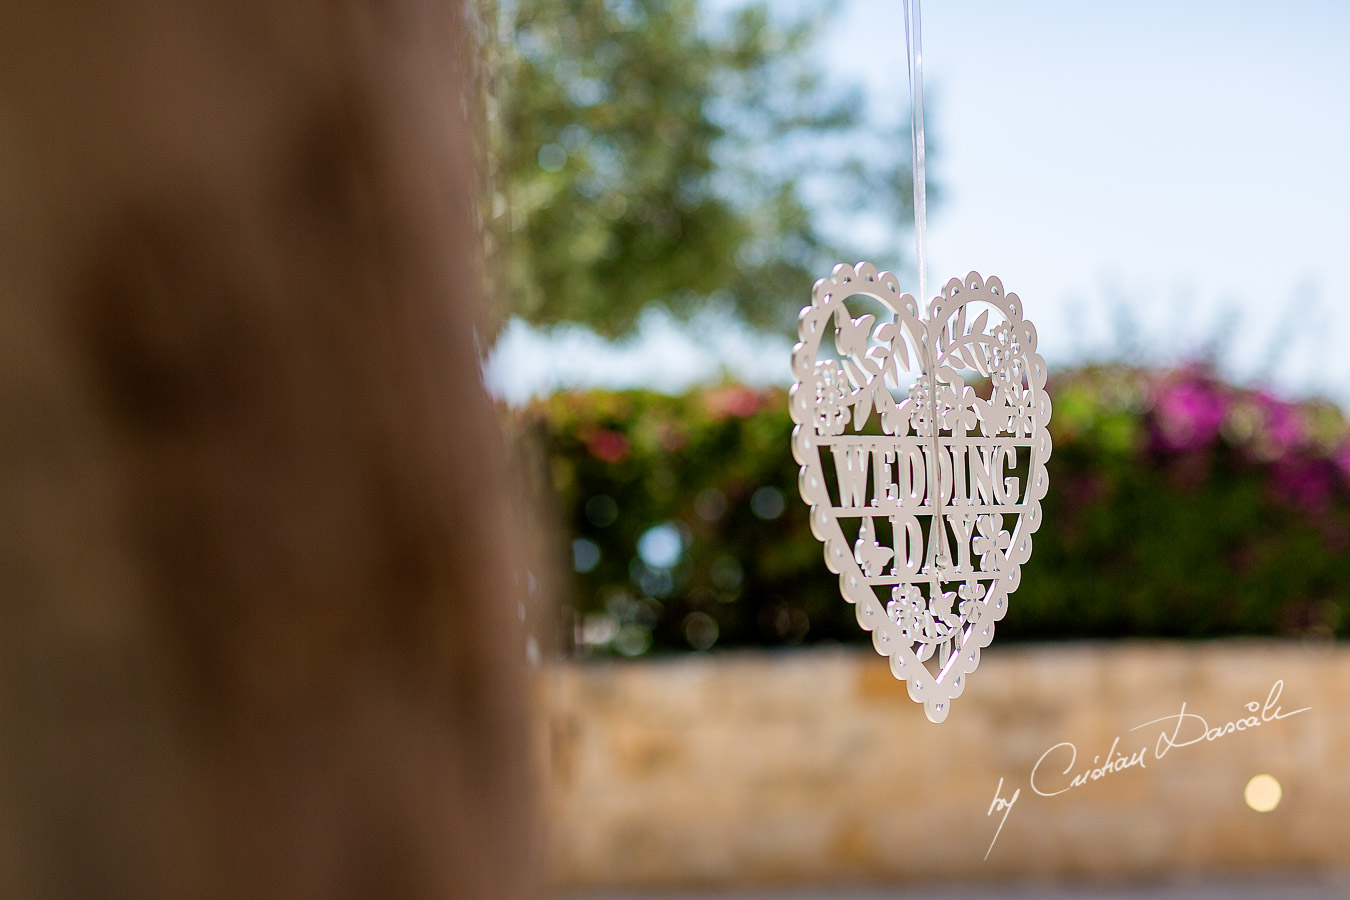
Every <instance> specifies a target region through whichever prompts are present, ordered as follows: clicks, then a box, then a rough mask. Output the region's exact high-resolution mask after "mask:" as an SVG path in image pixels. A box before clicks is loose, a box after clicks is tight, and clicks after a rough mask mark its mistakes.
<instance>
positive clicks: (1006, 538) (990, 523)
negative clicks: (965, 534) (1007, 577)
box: [970, 513, 1012, 572]
mask: <svg viewBox="0 0 1350 900" xmlns="http://www.w3.org/2000/svg"><path fill="white" fill-rule="evenodd" d="M975 530H976V531H978V532H979V533H978V534H977V535H975V539H974V540H973V541H971V543H970V546H971V549H973V550H974V551H975V552H976V553H978V554H980V570H981V571H983V572H999V571H1002V569H1003V565H1004V563H1006V562H1007V559H1008V553H1007V551H1008V548H1009V547H1010V546H1012V535H1010V534H1008V532H1006V531H1004V530H1003V516H1002V514H1000V513H989V514H987V515H982V516H979V517H977V518H976V520H975Z"/></svg>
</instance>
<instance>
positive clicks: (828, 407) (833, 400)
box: [814, 359, 850, 434]
mask: <svg viewBox="0 0 1350 900" xmlns="http://www.w3.org/2000/svg"><path fill="white" fill-rule="evenodd" d="M814 381H815V384H814V390H815V393H816V430H817V431H818V432H819V433H820V434H843V433H844V426H845V425H846V424H847V423H848V417H849V414H850V410H849V404H848V396H849V393H850V388H849V383H848V378H847V377H846V376H845V375H844V370H843V369H841V368H839V363H837V362H835V361H834V360H832V359H829V360H825V361H824V362H820V363H817V364H816V371H815V376H814Z"/></svg>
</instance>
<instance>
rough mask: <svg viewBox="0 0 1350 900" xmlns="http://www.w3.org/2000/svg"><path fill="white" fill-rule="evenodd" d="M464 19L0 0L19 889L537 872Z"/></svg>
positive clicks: (7, 626)
mask: <svg viewBox="0 0 1350 900" xmlns="http://www.w3.org/2000/svg"><path fill="white" fill-rule="evenodd" d="M465 10H466V7H465V6H464V5H463V4H461V3H457V2H454V0H445V2H436V0H406V2H391V3H369V2H354V0H353V2H338V3H312V2H311V3H303V2H267V3H258V2H239V0H233V2H210V0H195V2H185V3H176V4H160V3H153V2H122V3H110V4H93V5H91V4H76V3H70V2H66V0H55V2H52V0H43V2H36V0H11V2H8V3H6V4H4V5H3V10H0V895H3V896H8V897H25V898H27V897H62V898H67V897H94V896H98V897H128V898H131V897H135V898H145V897H243V896H258V897H288V898H308V897H314V898H319V897H323V898H333V897H437V896H439V897H466V898H468V897H493V898H497V897H506V898H509V897H516V896H521V895H523V894H524V893H525V892H526V891H527V890H528V886H529V873H530V860H531V856H532V846H533V842H532V840H531V832H530V826H529V821H530V815H531V809H530V797H529V793H530V778H531V775H530V771H529V768H528V765H527V763H528V757H529V754H528V752H527V749H526V745H527V742H528V737H527V725H528V723H527V709H526V698H525V687H526V681H525V673H524V671H523V669H522V667H523V652H522V650H521V646H522V645H521V642H520V634H519V622H518V616H517V615H516V610H517V604H518V597H517V591H518V587H517V585H518V583H519V581H518V578H517V572H518V570H519V568H520V565H521V563H522V560H521V558H520V556H519V553H518V552H516V551H514V550H513V549H512V546H513V545H512V534H513V529H511V528H510V527H509V525H508V523H507V521H506V518H505V514H504V512H503V507H504V504H503V496H502V495H503V485H504V483H505V480H504V479H505V473H504V471H503V468H502V466H503V454H502V452H501V448H500V447H499V446H498V438H497V432H496V430H495V423H494V419H493V413H492V410H491V408H490V405H489V402H488V400H487V398H486V396H485V395H484V392H483V389H482V385H481V381H480V377H479V369H478V358H477V352H476V349H475V343H474V338H473V334H472V325H473V322H474V320H475V316H476V315H477V306H478V303H479V300H480V295H481V292H480V291H479V288H478V284H479V282H478V276H477V268H478V267H477V264H476V256H477V249H478V244H477V240H476V238H475V234H474V223H473V218H472V216H473V209H472V207H473V203H472V201H473V199H474V196H475V191H476V187H475V181H474V167H473V165H472V161H473V151H472V141H471V140H470V128H469V127H468V125H467V124H466V122H467V121H468V119H470V118H472V116H470V115H466V109H469V108H471V107H472V106H473V104H472V102H466V98H469V97H471V96H472V87H471V85H469V81H470V80H471V78H472V65H471V61H472V60H473V58H474V54H475V48H474V46H473V44H472V41H471V39H470V37H469V36H468V35H469V30H468V29H467V28H466V22H465V17H466V15H467V13H466V12H465Z"/></svg>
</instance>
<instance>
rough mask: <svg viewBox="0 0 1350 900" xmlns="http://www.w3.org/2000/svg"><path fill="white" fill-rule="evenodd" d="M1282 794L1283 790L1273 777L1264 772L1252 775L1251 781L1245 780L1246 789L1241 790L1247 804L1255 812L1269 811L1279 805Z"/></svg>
mask: <svg viewBox="0 0 1350 900" xmlns="http://www.w3.org/2000/svg"><path fill="white" fill-rule="evenodd" d="M1283 795H1284V791H1283V790H1282V789H1281V788H1280V783H1279V782H1278V781H1276V780H1275V777H1274V776H1273V775H1265V774H1262V775H1253V776H1252V779H1251V781H1248V782H1247V788H1246V790H1244V791H1243V792H1242V797H1243V799H1244V800H1246V801H1247V805H1248V806H1250V807H1251V808H1252V809H1254V810H1256V811H1257V812H1270V811H1271V810H1272V809H1274V808H1275V807H1277V806H1279V805H1280V798H1281V797H1282V796H1283Z"/></svg>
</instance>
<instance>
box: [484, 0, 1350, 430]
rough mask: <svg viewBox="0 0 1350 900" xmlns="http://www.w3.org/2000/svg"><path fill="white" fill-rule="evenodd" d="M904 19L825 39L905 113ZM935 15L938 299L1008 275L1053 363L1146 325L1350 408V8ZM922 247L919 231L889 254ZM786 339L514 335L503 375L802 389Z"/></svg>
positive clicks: (836, 68)
mask: <svg viewBox="0 0 1350 900" xmlns="http://www.w3.org/2000/svg"><path fill="white" fill-rule="evenodd" d="M900 9H901V4H900V2H899V0H845V2H843V3H842V4H841V7H840V13H839V16H838V18H837V20H836V23H835V25H834V26H833V27H832V28H831V29H830V31H828V32H827V33H826V34H824V35H822V45H821V46H822V49H823V51H824V53H823V60H822V62H823V64H824V65H825V66H826V67H827V68H828V69H829V70H830V71H831V72H833V73H834V74H835V75H836V76H837V77H838V78H840V79H841V80H846V81H852V82H858V83H862V84H864V85H865V86H866V88H867V92H868V102H869V104H870V106H871V109H872V110H873V111H874V112H875V113H876V115H877V116H878V118H879V119H889V120H894V119H895V118H896V116H898V115H903V114H904V112H905V110H906V109H907V107H908V93H907V87H906V82H905V68H904V66H905V61H904V30H903V27H904V26H903V19H902V17H901V12H900ZM923 26H924V31H923V43H924V65H925V78H926V88H927V91H926V95H925V97H926V102H927V104H928V113H929V115H928V127H929V130H930V133H931V137H932V145H933V146H934V149H935V155H934V163H933V169H934V172H933V176H934V179H935V180H936V181H937V182H938V183H940V185H941V187H942V202H941V204H940V205H938V206H937V207H936V208H935V209H933V210H932V213H931V215H930V219H929V230H928V243H929V273H930V276H929V277H930V282H932V284H931V285H930V288H931V289H932V290H935V289H936V286H937V285H938V284H940V283H941V281H945V280H946V279H947V278H948V277H951V276H952V275H963V274H965V273H966V272H967V271H969V270H972V269H974V270H977V271H979V272H981V273H982V274H985V275H990V274H994V275H998V276H999V277H1000V278H1002V280H1003V282H1004V284H1005V285H1007V287H1008V288H1009V290H1013V291H1016V292H1017V293H1018V294H1020V295H1021V297H1022V299H1023V302H1024V303H1025V305H1026V309H1027V314H1028V316H1029V317H1030V318H1032V320H1033V321H1035V322H1036V324H1037V328H1038V331H1039V334H1040V337H1041V347H1042V350H1043V352H1044V353H1045V356H1046V357H1047V360H1048V361H1049V362H1050V364H1051V365H1052V366H1053V365H1055V364H1057V363H1058V364H1067V363H1070V362H1073V361H1075V360H1077V359H1082V358H1087V357H1094V356H1102V355H1106V354H1112V353H1116V352H1118V351H1119V350H1121V349H1122V348H1123V344H1124V342H1125V341H1126V338H1125V334H1124V332H1126V331H1133V333H1134V334H1135V335H1136V339H1137V341H1138V342H1139V343H1140V344H1142V345H1143V348H1144V349H1143V350H1142V351H1140V354H1139V355H1142V356H1143V357H1144V358H1151V359H1157V360H1163V361H1166V360H1173V359H1179V358H1184V357H1187V356H1193V355H1195V354H1196V353H1198V352H1200V348H1202V347H1204V346H1207V345H1212V344H1217V345H1218V346H1219V348H1220V349H1219V350H1218V358H1219V360H1220V361H1221V362H1222V363H1223V365H1224V367H1225V368H1226V369H1227V371H1228V372H1229V374H1230V375H1232V376H1233V377H1236V378H1238V379H1240V380H1243V381H1246V382H1252V383H1265V384H1271V385H1273V386H1275V387H1277V388H1279V389H1282V390H1284V391H1286V392H1295V393H1310V392H1320V393H1324V394H1328V395H1330V396H1333V397H1335V398H1336V399H1338V400H1340V401H1341V402H1342V403H1343V404H1350V348H1348V347H1347V346H1346V345H1347V342H1348V341H1350V278H1348V277H1347V276H1346V275H1344V274H1343V273H1342V270H1343V269H1345V268H1346V266H1347V262H1346V260H1347V256H1350V46H1348V45H1350V4H1339V3H1333V2H1320V3H1318V2H1285V3H1282V4H1269V3H1266V4H1258V3H1243V2H1230V3H1222V4H1221V3H1163V2H1147V0H1146V2H1134V3H1128V4H1126V3H1112V4H1104V3H1089V2H1082V0H1080V2H1074V3H1070V2H1022V3H1010V2H993V0H983V2H976V0H967V2H957V0H947V2H944V0H928V2H926V3H924V6H923ZM912 257H913V249H912V245H911V244H910V237H909V236H908V235H907V236H906V238H905V244H904V246H902V247H898V248H897V249H896V255H895V256H894V258H891V259H877V260H874V261H875V262H877V263H878V264H879V265H882V266H884V267H888V268H889V267H894V266H896V265H897V264H899V263H900V262H902V261H907V260H910V259H912ZM850 261H852V260H850ZM901 271H902V272H903V271H904V269H903V268H902V270H901ZM822 274H824V273H822ZM909 289H911V290H913V289H914V286H913V285H912V284H911V285H909ZM808 290H809V285H803V288H802V298H805V297H806V295H807V291H808ZM931 292H932V291H931V290H930V293H931ZM802 298H785V301H784V302H792V303H796V302H798V301H799V300H801V299H802ZM1123 323H1124V324H1123ZM710 335H711V336H712V337H713V339H712V340H709V336H710ZM786 343H787V342H786V341H780V340H773V339H764V338H758V337H756V336H754V335H749V334H746V333H744V332H741V331H739V330H737V329H735V328H733V327H730V326H728V325H727V324H726V323H721V322H716V321H712V320H704V321H701V322H696V323H695V324H694V325H693V326H692V328H690V329H680V328H678V327H676V326H674V325H672V324H671V323H669V322H668V321H665V320H664V319H662V318H661V317H659V316H653V317H651V318H650V319H649V320H648V322H647V325H646V327H645V328H644V329H643V332H642V334H640V335H639V336H638V338H637V339H635V340H634V341H630V342H629V343H628V344H627V345H625V346H621V347H618V348H615V347H610V346H606V345H604V344H603V342H600V341H598V340H595V339H594V338H590V337H589V336H587V335H585V334H584V333H582V332H580V331H576V330H567V331H565V332H562V333H555V334H541V333H539V332H534V331H531V330H530V329H527V328H524V327H521V326H515V327H513V328H512V329H510V330H508V332H507V334H506V336H505V338H504V340H503V341H502V343H501V345H500V347H499V352H498V357H497V359H496V360H495V361H494V363H493V365H492V366H491V367H490V379H491V380H492V381H493V382H494V383H495V384H497V385H498V387H499V389H500V390H502V391H503V392H504V393H506V394H507V395H508V396H514V397H515V398H520V397H523V396H524V395H526V394H528V393H530V392H531V391H537V390H542V389H547V388H548V387H550V386H553V385H570V384H588V383H598V384H612V385H626V384H652V385H654V386H657V387H662V388H667V389H679V388H681V387H683V386H685V385H686V384H688V383H690V382H692V381H696V380H699V379H702V378H709V377H715V376H716V375H717V373H718V372H720V371H721V370H722V369H723V368H724V367H726V368H728V369H729V370H730V371H731V372H733V373H734V374H738V375H741V376H742V377H745V378H747V379H749V380H751V381H755V382H758V383H767V382H774V381H779V382H787V381H788V380H789V378H788V374H787V351H786ZM780 354H781V356H780ZM779 359H781V365H780V364H779V363H778V360H779Z"/></svg>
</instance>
